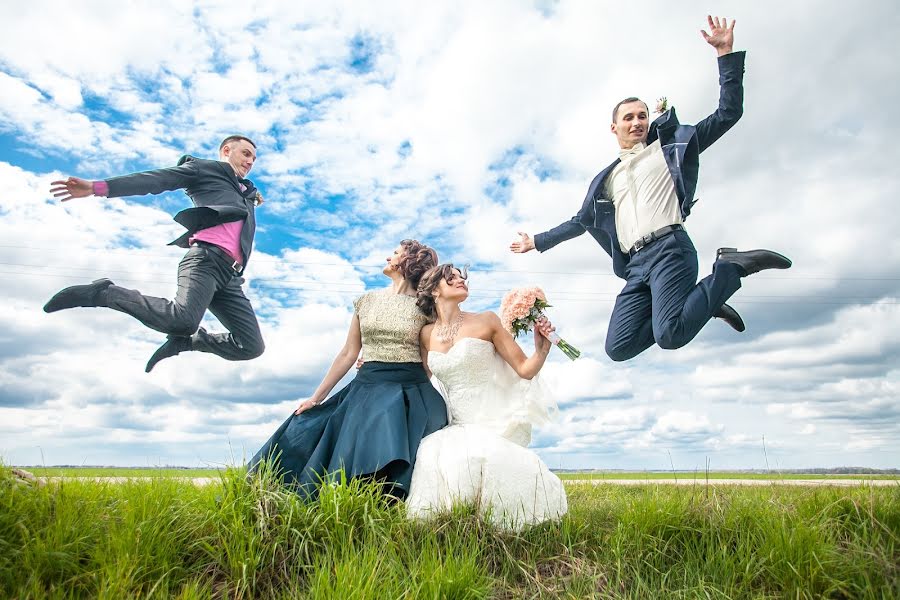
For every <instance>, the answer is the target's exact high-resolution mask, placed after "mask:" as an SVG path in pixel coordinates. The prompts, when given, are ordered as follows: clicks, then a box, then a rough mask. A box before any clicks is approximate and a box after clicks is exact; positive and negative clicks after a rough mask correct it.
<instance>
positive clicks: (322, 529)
mask: <svg viewBox="0 0 900 600" xmlns="http://www.w3.org/2000/svg"><path fill="white" fill-rule="evenodd" d="M567 489H568V492H569V502H570V513H569V515H568V516H567V517H566V518H565V519H563V520H562V521H561V522H560V523H551V524H545V525H542V526H539V527H535V528H532V529H530V530H527V531H525V532H523V533H520V534H513V533H504V532H501V531H497V530H495V529H493V528H491V527H489V526H487V525H486V524H485V523H484V522H483V521H482V520H480V519H479V518H478V517H477V515H476V511H475V510H474V509H473V508H472V507H459V508H458V509H457V510H456V511H455V512H454V513H453V514H449V515H446V516H443V517H440V518H438V519H436V520H434V521H430V522H426V523H416V522H409V521H407V520H406V519H405V518H404V514H403V507H402V504H388V503H386V502H385V501H384V500H383V499H382V498H381V497H380V496H379V494H378V493H377V490H375V489H374V488H373V487H371V486H368V487H367V486H365V485H363V484H359V483H352V484H349V485H341V486H336V487H325V488H323V492H322V494H321V496H320V498H319V500H318V501H317V502H314V503H303V502H301V501H300V500H299V499H298V498H297V497H296V496H295V495H294V494H292V493H290V492H288V491H286V490H284V489H283V488H280V487H279V486H278V485H277V484H275V483H274V482H273V481H272V479H271V478H266V477H263V478H259V479H254V480H253V481H247V479H246V478H245V477H244V475H243V473H242V472H241V471H239V470H233V471H227V472H224V473H223V474H222V479H221V484H218V485H210V486H205V487H198V486H195V485H192V484H191V483H189V482H188V481H185V480H183V479H179V478H172V477H159V478H155V479H147V480H131V481H127V482H124V483H118V484H113V483H105V482H96V481H85V480H68V481H62V482H56V483H51V484H48V485H44V486H34V485H29V484H21V483H18V482H16V481H15V480H14V479H13V478H12V477H11V476H10V474H9V471H8V470H7V469H2V470H0V597H2V598H19V599H25V598H110V599H112V598H115V599H119V598H132V597H141V598H144V597H146V598H172V597H174V598H182V599H188V598H340V599H341V600H352V599H356V598H429V599H435V600H437V599H445V598H450V599H452V598H459V599H463V598H504V599H513V598H516V599H518V598H558V597H563V598H835V599H847V598H873V599H874V598H898V597H900V566H898V565H900V544H898V542H900V490H898V489H897V488H894V487H888V488H865V487H853V488H819V487H814V488H804V487H794V486H775V487H772V486H767V487H763V488H758V487H732V486H729V487H724V488H720V487H717V488H712V487H705V486H698V487H688V488H679V487H675V486H665V487H657V486H636V487H621V486H604V485H579V484H570V485H569V486H567Z"/></svg>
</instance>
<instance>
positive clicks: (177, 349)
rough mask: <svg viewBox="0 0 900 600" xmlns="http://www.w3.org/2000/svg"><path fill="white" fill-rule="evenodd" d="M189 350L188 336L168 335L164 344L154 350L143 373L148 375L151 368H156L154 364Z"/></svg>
mask: <svg viewBox="0 0 900 600" xmlns="http://www.w3.org/2000/svg"><path fill="white" fill-rule="evenodd" d="M190 349H191V338H190V337H189V336H182V335H170V336H169V337H168V338H167V339H166V343H165V344H163V345H162V346H160V347H159V348H157V349H156V352H154V353H153V356H151V357H150V360H148V361H147V366H146V367H144V372H145V373H149V372H150V371H152V370H153V367H155V366H156V363H158V362H159V361H161V360H162V359H164V358H170V357H172V356H176V355H177V354H180V353H182V352H187V351H188V350H190Z"/></svg>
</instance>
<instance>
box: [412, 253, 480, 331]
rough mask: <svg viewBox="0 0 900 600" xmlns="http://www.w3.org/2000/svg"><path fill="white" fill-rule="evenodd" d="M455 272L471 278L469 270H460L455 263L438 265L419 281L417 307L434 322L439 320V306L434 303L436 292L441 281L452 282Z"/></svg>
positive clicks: (464, 277)
mask: <svg viewBox="0 0 900 600" xmlns="http://www.w3.org/2000/svg"><path fill="white" fill-rule="evenodd" d="M453 271H459V273H460V275H461V276H462V278H463V279H468V278H469V273H468V269H467V268H466V267H463V268H462V269H460V268H459V267H457V266H454V264H453V263H444V264H442V265H438V266H436V267H433V268H431V269H428V271H427V272H426V273H425V274H424V275H422V279H421V280H420V281H419V287H418V289H417V290H416V306H418V307H419V310H421V311H422V312H423V313H425V316H426V317H428V318H429V319H431V320H432V321H434V320H435V319H437V306H435V303H434V290H435V288H437V286H438V285H440V283H441V281H450V278H451V277H453Z"/></svg>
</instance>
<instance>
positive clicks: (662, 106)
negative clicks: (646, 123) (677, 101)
mask: <svg viewBox="0 0 900 600" xmlns="http://www.w3.org/2000/svg"><path fill="white" fill-rule="evenodd" d="M667 110H669V99H668V98H666V97H665V96H663V97H662V98H660V99H659V100H657V101H656V110H654V111H653V112H655V113H656V114H658V115H661V114H663V113H664V112H666V111H667Z"/></svg>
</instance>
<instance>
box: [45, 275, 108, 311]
mask: <svg viewBox="0 0 900 600" xmlns="http://www.w3.org/2000/svg"><path fill="white" fill-rule="evenodd" d="M111 285H113V282H112V281H110V280H109V279H97V280H96V281H94V282H92V283H89V284H87V285H73V286H71V287H67V288H65V289H63V290H60V291H58V292H56V294H55V295H54V296H53V297H52V298H50V300H49V301H48V302H47V304H45V305H44V312H47V313H52V312H56V311H58V310H63V309H64V308H75V307H76V306H83V307H92V306H107V303H106V291H107V289H108V288H109V286H111Z"/></svg>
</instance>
